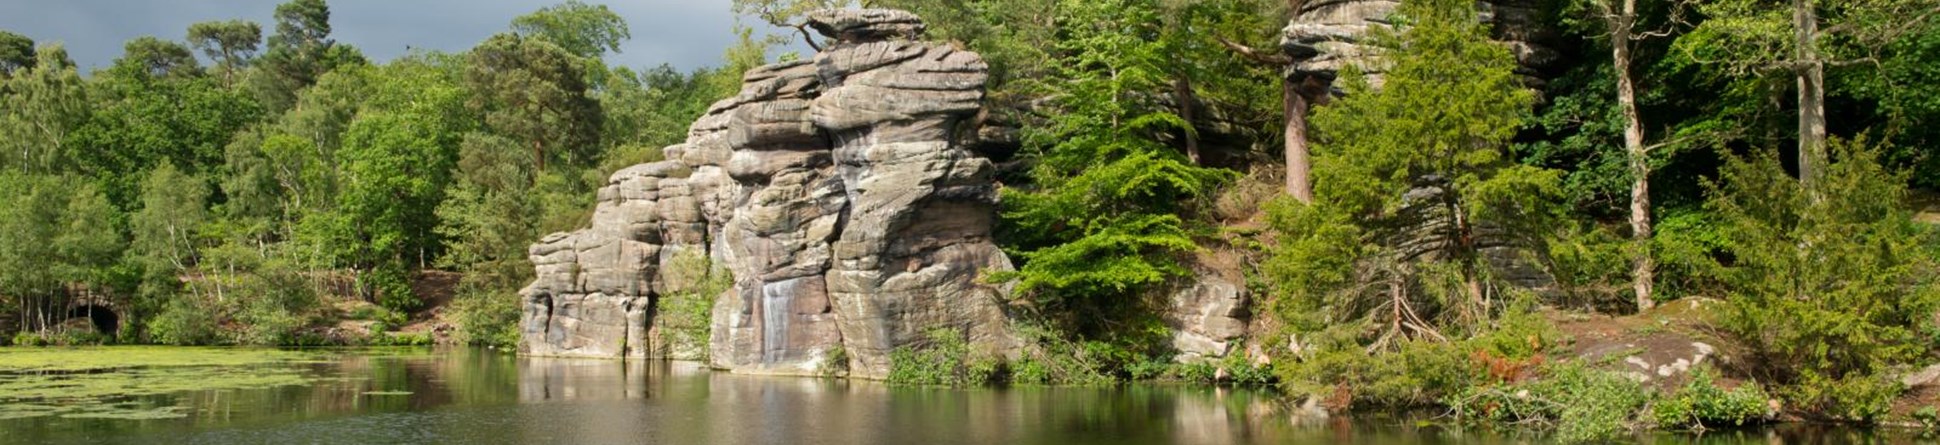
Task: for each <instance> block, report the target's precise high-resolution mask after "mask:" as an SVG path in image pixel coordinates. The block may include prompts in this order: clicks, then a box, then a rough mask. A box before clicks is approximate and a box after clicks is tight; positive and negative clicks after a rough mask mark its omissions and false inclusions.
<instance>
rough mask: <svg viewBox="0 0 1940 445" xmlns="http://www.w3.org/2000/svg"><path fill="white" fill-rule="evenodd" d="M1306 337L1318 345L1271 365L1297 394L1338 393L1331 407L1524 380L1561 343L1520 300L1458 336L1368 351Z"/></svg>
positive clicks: (1433, 396) (1405, 404) (1412, 402)
mask: <svg viewBox="0 0 1940 445" xmlns="http://www.w3.org/2000/svg"><path fill="white" fill-rule="evenodd" d="M1310 338H1312V340H1309V342H1310V343H1311V345H1310V346H1308V347H1310V348H1314V349H1316V352H1314V353H1312V354H1311V355H1309V356H1305V357H1291V358H1290V359H1283V360H1280V361H1279V363H1277V364H1276V365H1275V368H1276V369H1277V370H1278V372H1277V374H1278V377H1279V380H1280V385H1281V387H1282V388H1283V389H1284V390H1286V391H1287V392H1288V393H1290V394H1293V395H1295V396H1296V397H1298V396H1307V397H1318V398H1323V399H1326V398H1334V399H1338V400H1328V402H1329V403H1331V404H1333V406H1331V407H1332V408H1335V409H1348V408H1351V407H1353V406H1377V407H1384V408H1417V407H1427V406H1434V405H1438V404H1442V403H1445V402H1446V399H1447V397H1449V396H1452V395H1455V394H1461V393H1463V392H1464V391H1467V390H1469V389H1471V388H1474V387H1477V386H1485V385H1492V384H1499V383H1512V382H1517V381H1521V380H1523V379H1526V378H1528V377H1530V376H1532V375H1534V374H1535V373H1536V372H1537V371H1539V370H1540V369H1541V368H1542V366H1543V365H1544V364H1545V363H1546V362H1547V357H1548V356H1549V354H1550V353H1551V352H1555V351H1554V350H1555V348H1558V347H1561V346H1563V345H1564V344H1565V342H1564V341H1563V340H1562V339H1563V338H1564V336H1563V334H1562V333H1561V332H1560V331H1558V330H1556V328H1555V326H1553V325H1551V324H1550V323H1549V322H1548V320H1545V319H1543V318H1542V317H1541V316H1540V315H1538V314H1535V313H1533V312H1531V311H1530V310H1529V309H1528V308H1527V307H1523V306H1520V305H1517V306H1514V307H1512V308H1511V310H1509V311H1507V312H1506V313H1504V314H1503V315H1502V316H1501V317H1500V318H1499V319H1498V320H1496V321H1495V322H1494V324H1493V326H1492V327H1490V328H1489V329H1488V330H1486V331H1484V332H1482V333H1480V334H1477V335H1475V336H1473V337H1471V338H1469V339H1466V340H1462V341H1455V342H1442V341H1431V340H1407V341H1401V342H1397V343H1395V344H1393V346H1391V347H1390V348H1388V349H1385V350H1369V349H1367V348H1365V347H1362V346H1360V344H1359V343H1356V342H1354V341H1352V339H1351V337H1350V338H1349V339H1347V340H1342V339H1340V338H1332V339H1330V338H1328V337H1327V336H1325V335H1314V336H1310ZM1343 394H1344V395H1345V396H1344V397H1343Z"/></svg>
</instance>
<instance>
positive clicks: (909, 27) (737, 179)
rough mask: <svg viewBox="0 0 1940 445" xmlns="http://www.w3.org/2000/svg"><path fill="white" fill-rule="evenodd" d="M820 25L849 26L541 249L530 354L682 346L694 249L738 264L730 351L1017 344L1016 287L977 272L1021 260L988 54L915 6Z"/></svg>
mask: <svg viewBox="0 0 1940 445" xmlns="http://www.w3.org/2000/svg"><path fill="white" fill-rule="evenodd" d="M809 24H810V26H811V27H812V28H814V29H816V30H818V31H819V32H821V33H822V34H824V35H825V36H827V37H828V39H829V40H830V42H831V44H829V45H828V47H827V48H824V50H823V51H822V52H821V53H819V54H817V55H816V56H815V57H814V58H813V59H811V60H803V61H796V62H784V63H779V64H774V65H769V66H764V67H761V68H758V69H754V70H751V71H750V72H748V73H747V74H746V75H745V77H744V79H743V84H742V90H741V92H740V94H738V95H736V96H735V97H732V98H728V99H725V100H722V101H720V102H718V103H716V104H715V105H714V106H713V107H711V108H710V109H709V110H708V112H707V113H706V115H704V116H703V117H701V118H700V119H699V120H697V121H696V122H695V123H694V124H693V126H692V128H691V130H690V132H689V135H688V136H689V137H688V140H687V142H686V143H684V144H680V145H676V146H673V147H668V148H667V149H666V150H665V153H666V157H667V160H666V161H660V162H655V163H650V164H643V165H639V166H634V167H631V168H628V169H625V170H622V171H620V172H618V173H616V174H614V175H613V176H612V178H611V179H610V180H609V181H608V184H607V185H606V186H605V187H604V188H602V189H601V190H600V195H599V204H598V205H599V207H598V209H597V210H596V212H595V216H594V219H593V223H592V227H590V228H587V229H582V230H579V231H576V232H573V233H570V234H554V235H551V236H548V237H546V238H545V239H544V240H542V241H541V242H540V243H538V244H535V245H534V246H533V247H532V249H531V256H532V261H533V263H534V264H535V266H536V267H537V271H538V278H537V279H536V280H535V281H534V282H533V283H532V285H530V286H528V287H527V288H526V289H525V290H524V291H522V292H521V293H522V295H523V296H524V298H525V302H526V303H525V312H524V317H525V319H524V330H525V342H524V345H523V347H522V348H523V349H522V351H523V352H525V353H528V354H534V355H553V356H590V357H641V358H644V357H658V356H663V355H666V354H663V353H661V352H656V351H673V350H679V349H680V348H679V347H676V346H670V345H665V344H662V343H664V341H663V340H661V338H662V336H660V335H655V334H656V332H657V331H656V327H657V326H659V325H658V324H657V323H656V322H655V321H654V318H655V317H654V316H655V311H656V307H657V306H656V304H657V303H658V302H659V301H660V300H661V299H662V297H663V296H666V295H673V294H675V293H678V292H684V291H689V290H690V289H693V288H695V287H696V286H694V283H695V282H696V281H697V280H700V279H702V278H701V277H700V275H704V274H698V273H695V272H694V271H692V270H688V269H692V267H686V266H680V265H678V264H677V263H678V262H679V261H678V260H679V258H681V257H682V256H683V255H688V256H693V255H704V256H706V257H707V258H709V259H711V260H712V261H713V262H714V264H716V265H719V266H723V267H725V268H726V269H727V270H729V271H731V272H732V275H733V277H734V283H733V286H732V287H731V288H730V289H729V290H728V291H726V292H724V293H722V294H721V295H718V296H714V298H715V299H714V306H713V314H712V317H711V318H712V323H713V325H712V329H711V332H710V334H711V336H712V338H711V339H710V341H709V345H707V346H708V347H707V350H708V351H709V356H710V361H711V363H712V364H713V365H715V366H716V367H720V368H726V369H732V370H735V371H740V372H754V373H780V374H815V373H821V372H824V371H825V370H826V369H827V368H828V367H831V366H835V367H844V368H847V369H849V370H850V372H851V373H852V375H854V376H858V377H864V378H875V377H881V376H883V375H885V374H887V372H888V355H889V353H890V351H892V350H894V349H895V348H897V347H899V346H904V345H909V344H912V343H916V342H922V341H925V340H926V338H927V337H926V336H925V333H926V332H928V331H931V330H936V329H952V330H957V331H959V332H962V333H964V334H965V335H967V336H968V337H969V338H970V339H971V340H972V341H973V342H974V344H977V345H979V346H981V347H985V348H990V349H993V351H990V352H995V353H1007V352H1008V350H1009V349H1011V348H1014V343H1015V342H1014V341H1013V340H1011V337H1010V335H1009V329H1008V326H1007V321H1006V318H1005V316H1004V313H1003V302H1002V298H1003V294H1004V290H1003V289H1001V288H998V287H994V286H992V285H988V284H984V283H983V282H982V281H981V280H979V279H978V277H979V276H980V275H981V274H982V273H983V271H986V270H1009V269H1010V268H1011V264H1010V260H1009V259H1008V258H1007V257H1005V256H1004V254H1003V253H1002V252H1001V251H1000V250H998V248H997V247H996V245H995V244H994V243H993V242H992V241H991V239H990V228H991V225H992V223H993V222H994V220H995V217H996V204H997V190H996V187H995V185H994V183H993V180H992V173H993V167H992V164H991V161H990V160H989V159H986V158H985V157H983V155H981V154H980V153H978V152H976V151H974V150H972V147H969V146H967V145H966V144H965V143H964V142H963V140H971V139H974V137H971V136H974V134H975V132H976V129H973V128H967V127H969V125H968V124H967V123H966V121H967V120H968V119H969V118H971V117H973V116H975V115H976V114H977V113H978V112H979V111H980V110H981V107H982V103H983V97H984V82H985V79H986V71H987V69H986V67H985V65H984V63H983V61H982V59H981V58H980V57H978V56H977V55H976V54H975V53H971V52H967V51H962V50H958V49H955V48H952V47H951V46H949V45H945V44H939V43H926V42H921V41H918V40H916V39H917V38H918V37H920V36H921V35H922V33H923V30H924V26H923V23H922V21H921V19H919V18H917V17H916V16H915V15H912V14H909V13H907V12H903V11H894V10H860V11H854V10H828V11H819V12H815V13H811V14H810V15H809ZM966 134H968V135H971V136H966ZM837 351H842V352H843V353H841V354H837ZM836 357H846V358H847V361H846V362H845V363H831V360H832V359H834V358H836Z"/></svg>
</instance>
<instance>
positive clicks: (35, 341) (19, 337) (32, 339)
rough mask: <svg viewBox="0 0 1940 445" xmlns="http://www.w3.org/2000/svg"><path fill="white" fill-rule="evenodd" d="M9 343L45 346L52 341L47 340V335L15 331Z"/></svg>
mask: <svg viewBox="0 0 1940 445" xmlns="http://www.w3.org/2000/svg"><path fill="white" fill-rule="evenodd" d="M11 343H12V344H13V345H14V346H47V345H51V344H53V342H52V341H48V340H47V337H43V336H41V335H40V334H36V333H33V332H15V333H14V334H13V338H12V339H11Z"/></svg>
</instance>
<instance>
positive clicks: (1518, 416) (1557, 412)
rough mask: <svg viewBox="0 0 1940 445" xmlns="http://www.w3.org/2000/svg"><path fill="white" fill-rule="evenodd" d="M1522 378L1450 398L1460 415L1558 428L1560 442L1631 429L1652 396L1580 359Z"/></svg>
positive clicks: (1624, 378)
mask: <svg viewBox="0 0 1940 445" xmlns="http://www.w3.org/2000/svg"><path fill="white" fill-rule="evenodd" d="M1543 374H1544V375H1542V376H1541V377H1538V378H1533V379H1529V380H1525V381H1521V382H1508V383H1499V384H1490V385H1483V386H1477V387H1473V388H1467V389H1464V390H1462V391H1460V392H1457V393H1455V394H1453V395H1452V396H1451V397H1449V398H1448V399H1447V400H1446V401H1445V403H1446V404H1447V405H1448V406H1449V407H1450V408H1452V409H1453V410H1454V411H1455V414H1456V416H1457V417H1459V418H1462V419H1465V420H1470V421H1480V422H1490V423H1498V424H1515V425H1525V426H1538V427H1546V428H1553V429H1554V430H1555V434H1556V437H1555V438H1556V440H1558V441H1561V442H1569V443H1576V442H1590V441H1599V440H1608V439H1612V438H1615V437H1616V436H1618V435H1619V434H1622V433H1623V432H1625V431H1627V430H1628V429H1629V428H1630V427H1631V426H1632V424H1633V420H1632V419H1634V418H1635V417H1636V415H1637V413H1638V412H1639V411H1640V410H1641V409H1642V408H1643V407H1644V404H1645V403H1646V402H1648V401H1649V400H1650V394H1649V393H1647V392H1645V391H1644V389H1643V387H1642V386H1639V385H1637V382H1636V381H1633V380H1631V379H1630V378H1629V377H1627V376H1625V375H1623V374H1621V373H1616V372H1611V371H1602V370H1595V369H1590V368H1588V367H1586V366H1583V365H1581V364H1576V363H1570V364H1562V365H1555V366H1550V367H1548V368H1547V369H1545V370H1544V373H1543Z"/></svg>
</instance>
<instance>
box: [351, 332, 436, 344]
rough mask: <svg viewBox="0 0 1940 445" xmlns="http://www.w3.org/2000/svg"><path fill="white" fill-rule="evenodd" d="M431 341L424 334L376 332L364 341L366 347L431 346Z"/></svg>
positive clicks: (428, 334) (427, 334)
mask: <svg viewBox="0 0 1940 445" xmlns="http://www.w3.org/2000/svg"><path fill="white" fill-rule="evenodd" d="M432 343H433V339H432V338H431V334H430V333H426V332H378V333H374V334H371V336H370V337H368V338H365V339H364V344H365V345H366V346H431V344H432Z"/></svg>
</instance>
